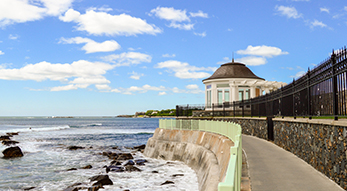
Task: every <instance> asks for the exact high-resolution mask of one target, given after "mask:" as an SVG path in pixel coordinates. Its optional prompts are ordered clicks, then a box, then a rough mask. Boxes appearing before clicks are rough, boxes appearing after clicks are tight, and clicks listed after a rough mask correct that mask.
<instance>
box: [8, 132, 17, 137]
mask: <svg viewBox="0 0 347 191" xmlns="http://www.w3.org/2000/svg"><path fill="white" fill-rule="evenodd" d="M6 134H7V135H8V136H10V137H12V136H13V135H18V132H13V133H6Z"/></svg>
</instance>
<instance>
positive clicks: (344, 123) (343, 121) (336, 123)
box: [273, 118, 347, 127]
mask: <svg viewBox="0 0 347 191" xmlns="http://www.w3.org/2000/svg"><path fill="white" fill-rule="evenodd" d="M273 121H287V122H293V123H294V122H295V123H309V124H319V125H332V126H341V127H347V120H346V119H339V120H337V121H335V120H333V119H308V118H296V119H293V118H283V119H282V118H274V119H273Z"/></svg>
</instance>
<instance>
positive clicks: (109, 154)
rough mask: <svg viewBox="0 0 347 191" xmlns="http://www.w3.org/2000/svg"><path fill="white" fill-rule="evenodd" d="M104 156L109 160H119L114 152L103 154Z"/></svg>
mask: <svg viewBox="0 0 347 191" xmlns="http://www.w3.org/2000/svg"><path fill="white" fill-rule="evenodd" d="M102 155H104V156H107V157H108V158H109V159H113V160H114V159H117V158H118V153H112V152H109V151H108V152H103V153H102Z"/></svg>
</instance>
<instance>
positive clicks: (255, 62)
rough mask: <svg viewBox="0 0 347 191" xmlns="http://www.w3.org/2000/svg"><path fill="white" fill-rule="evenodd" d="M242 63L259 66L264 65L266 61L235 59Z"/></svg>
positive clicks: (258, 58)
mask: <svg viewBox="0 0 347 191" xmlns="http://www.w3.org/2000/svg"><path fill="white" fill-rule="evenodd" d="M237 61H240V62H242V63H245V64H246V65H248V66H259V65H264V64H266V62H267V60H266V58H264V57H256V56H248V57H243V58H239V59H237Z"/></svg>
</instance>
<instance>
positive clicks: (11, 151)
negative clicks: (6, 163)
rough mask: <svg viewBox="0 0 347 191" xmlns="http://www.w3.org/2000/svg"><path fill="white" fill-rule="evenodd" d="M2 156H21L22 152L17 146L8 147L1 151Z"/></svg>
mask: <svg viewBox="0 0 347 191" xmlns="http://www.w3.org/2000/svg"><path fill="white" fill-rule="evenodd" d="M2 153H3V154H4V158H14V157H22V156H23V152H22V150H21V149H20V148H19V147H9V148H7V149H5V150H4V151H2Z"/></svg>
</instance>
